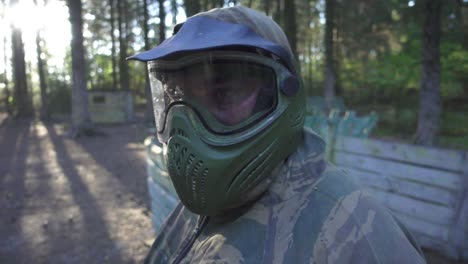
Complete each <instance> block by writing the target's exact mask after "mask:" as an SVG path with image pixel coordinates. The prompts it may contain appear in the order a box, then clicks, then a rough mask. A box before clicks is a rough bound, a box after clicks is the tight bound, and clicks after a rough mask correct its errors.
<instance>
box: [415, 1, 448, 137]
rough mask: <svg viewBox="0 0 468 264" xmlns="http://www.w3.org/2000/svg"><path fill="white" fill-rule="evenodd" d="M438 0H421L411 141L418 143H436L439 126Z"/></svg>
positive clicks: (439, 7)
mask: <svg viewBox="0 0 468 264" xmlns="http://www.w3.org/2000/svg"><path fill="white" fill-rule="evenodd" d="M441 5H442V2H441V1H440V0H426V1H425V2H424V13H425V18H424V26H423V43H422V45H423V47H422V61H423V64H422V74H421V90H420V94H419V118H418V129H417V131H416V137H415V141H416V143H417V144H421V145H433V144H435V143H436V140H437V136H438V134H439V129H440V128H439V127H440V114H441V96H440V50H439V46H440V30H441V29H440V11H441Z"/></svg>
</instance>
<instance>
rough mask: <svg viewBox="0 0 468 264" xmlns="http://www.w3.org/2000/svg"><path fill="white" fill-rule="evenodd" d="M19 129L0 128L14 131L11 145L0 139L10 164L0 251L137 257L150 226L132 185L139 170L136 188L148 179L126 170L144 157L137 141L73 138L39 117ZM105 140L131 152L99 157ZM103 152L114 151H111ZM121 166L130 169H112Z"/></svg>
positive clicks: (51, 256)
mask: <svg viewBox="0 0 468 264" xmlns="http://www.w3.org/2000/svg"><path fill="white" fill-rule="evenodd" d="M20 131H21V132H20V133H17V134H16V135H15V133H14V132H8V133H5V130H2V131H1V132H2V137H3V136H10V137H11V136H14V137H13V138H12V140H11V142H9V145H8V144H5V142H4V141H3V139H2V141H3V142H0V143H2V146H7V147H8V146H9V148H11V150H12V151H11V152H10V153H11V154H10V155H11V157H10V158H8V159H4V161H2V164H3V163H5V164H6V165H7V166H8V168H7V169H6V170H5V171H6V175H5V177H4V178H3V179H2V181H3V183H4V184H3V188H5V190H7V192H8V193H7V194H5V195H6V197H7V200H8V201H5V202H3V203H1V204H2V208H6V209H8V210H9V213H8V214H7V215H8V216H7V217H4V219H2V222H1V223H4V224H2V225H3V227H0V232H1V235H2V237H4V239H3V241H1V242H0V255H2V256H4V255H5V254H6V256H9V255H8V254H14V255H16V254H18V251H26V252H28V253H27V254H26V255H25V256H24V257H25V259H30V258H34V259H36V260H38V261H39V262H40V263H47V262H50V261H52V262H54V261H56V262H57V261H58V262H62V260H63V261H64V262H67V263H89V261H87V260H88V259H93V261H91V262H92V263H103V262H119V263H121V262H128V261H130V260H131V259H133V260H141V258H142V257H143V256H144V252H146V250H147V245H146V244H144V243H145V241H146V240H148V239H149V238H151V237H152V231H151V220H150V218H149V211H148V208H147V207H146V206H145V204H144V203H143V202H142V197H144V195H142V196H140V197H137V195H138V193H136V192H135V191H136V190H138V188H137V189H135V185H134V183H136V182H137V181H136V179H137V176H138V177H139V178H140V180H139V184H140V185H139V186H141V187H139V188H142V189H143V190H145V189H146V186H145V185H144V183H145V182H146V181H145V180H144V179H145V175H144V174H141V173H140V175H130V174H129V172H132V169H131V168H133V167H134V166H135V165H134V164H135V162H137V161H138V160H140V159H144V151H142V150H143V145H142V144H138V143H132V142H130V143H125V142H126V141H125V140H128V139H125V138H122V139H121V138H119V137H118V136H115V137H111V136H109V137H105V138H87V139H84V140H72V139H69V138H67V137H65V136H64V130H63V128H61V127H60V126H57V125H50V124H44V123H41V122H33V123H31V124H29V123H28V124H25V125H23V127H22V128H21V130H20ZM93 140H94V141H93ZM94 144H101V145H100V146H103V147H102V152H96V149H97V150H100V149H101V147H97V148H96V147H95V146H93V145H94ZM108 144H114V146H115V145H119V144H120V145H121V146H120V148H121V149H122V150H123V151H124V152H125V153H133V154H126V155H125V156H123V157H124V159H122V160H119V157H120V156H118V155H117V156H116V157H117V158H116V160H115V163H113V160H110V162H108V161H107V160H106V159H103V157H102V156H103V153H104V154H107V153H108V152H107V151H108V150H107V149H106V148H105V147H106V146H107V145H108ZM89 151H94V152H93V153H90V152H89ZM109 151H113V152H114V153H108V154H109V155H114V156H115V154H116V153H115V150H109ZM7 152H8V149H7V151H2V153H0V154H1V156H2V157H3V156H4V155H7ZM93 155H94V156H93ZM96 159H98V160H96ZM100 162H101V163H100ZM102 162H104V163H103V164H102ZM113 164H117V165H118V166H117V167H113ZM127 164H128V165H130V164H132V166H133V167H132V166H128V165H127ZM141 164H143V163H142V162H141ZM119 166H120V167H119ZM122 166H125V167H128V168H130V170H128V169H127V170H125V171H123V172H120V171H118V169H119V168H121V167H122ZM109 168H110V169H112V170H113V172H110V171H109ZM115 169H117V171H116V170H115ZM141 170H142V171H144V168H142V169H141ZM121 177H126V179H121ZM127 179H129V180H130V181H129V180H127ZM132 179H134V180H132ZM128 183H130V185H128ZM142 183H143V184H142ZM3 221H7V222H3ZM5 223H6V224H7V225H5ZM142 232H144V233H142ZM7 253H8V254H7ZM135 258H136V259H135ZM7 260H8V258H7Z"/></svg>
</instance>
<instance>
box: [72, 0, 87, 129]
mask: <svg viewBox="0 0 468 264" xmlns="http://www.w3.org/2000/svg"><path fill="white" fill-rule="evenodd" d="M68 9H69V12H70V24H71V31H72V41H71V55H72V75H73V79H72V80H73V84H72V98H71V103H72V129H71V135H72V136H73V137H77V136H80V135H82V134H87V133H89V132H90V131H92V129H93V125H92V123H91V117H90V115H89V112H88V91H87V90H86V68H85V67H86V62H85V51H84V46H83V18H82V17H81V14H82V4H81V0H68Z"/></svg>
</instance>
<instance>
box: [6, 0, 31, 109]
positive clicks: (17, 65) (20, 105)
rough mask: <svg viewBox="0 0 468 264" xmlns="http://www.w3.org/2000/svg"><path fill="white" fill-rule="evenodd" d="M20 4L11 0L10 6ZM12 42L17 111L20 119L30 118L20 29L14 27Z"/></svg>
mask: <svg viewBox="0 0 468 264" xmlns="http://www.w3.org/2000/svg"><path fill="white" fill-rule="evenodd" d="M16 4H18V0H11V1H10V5H12V6H14V5H16ZM11 41H12V47H13V79H14V83H15V86H14V87H15V90H14V99H15V105H14V106H15V111H16V115H17V116H18V117H30V116H32V114H33V111H32V110H33V109H32V100H31V98H30V95H29V92H28V84H27V78H26V62H25V59H24V44H23V38H22V32H21V29H20V28H19V27H17V26H16V25H12V33H11Z"/></svg>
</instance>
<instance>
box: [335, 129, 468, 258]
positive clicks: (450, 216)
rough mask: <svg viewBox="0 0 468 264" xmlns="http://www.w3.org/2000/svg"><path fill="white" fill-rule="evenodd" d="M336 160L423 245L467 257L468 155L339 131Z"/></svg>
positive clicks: (453, 255)
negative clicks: (347, 135)
mask: <svg viewBox="0 0 468 264" xmlns="http://www.w3.org/2000/svg"><path fill="white" fill-rule="evenodd" d="M330 147H331V148H332V150H331V153H332V155H331V157H332V161H333V162H334V163H335V164H336V165H337V166H338V167H339V168H341V169H343V170H344V171H345V172H346V173H348V175H349V176H350V177H352V178H353V179H354V180H355V181H356V182H357V183H358V184H360V185H362V186H364V187H365V188H366V189H367V190H368V191H369V192H370V193H371V194H372V195H374V197H375V198H376V199H377V200H379V201H381V202H382V203H384V204H385V205H386V206H387V207H388V208H389V209H390V210H391V211H392V212H393V213H394V214H395V215H396V217H398V218H399V219H400V220H401V221H402V222H403V223H404V224H405V225H406V226H407V227H408V228H409V229H410V230H411V231H412V233H413V234H414V235H415V237H416V238H417V239H418V240H419V242H420V243H421V245H422V246H423V247H428V248H432V249H436V250H439V251H443V252H444V253H445V254H446V255H449V256H451V257H453V258H457V259H461V258H464V259H468V194H467V192H468V154H467V153H466V152H463V151H455V150H445V149H435V148H427V147H421V146H413V145H407V144H400V143H390V142H383V141H379V140H372V139H361V138H354V137H346V136H338V137H337V138H336V140H335V142H334V145H333V146H330Z"/></svg>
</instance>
